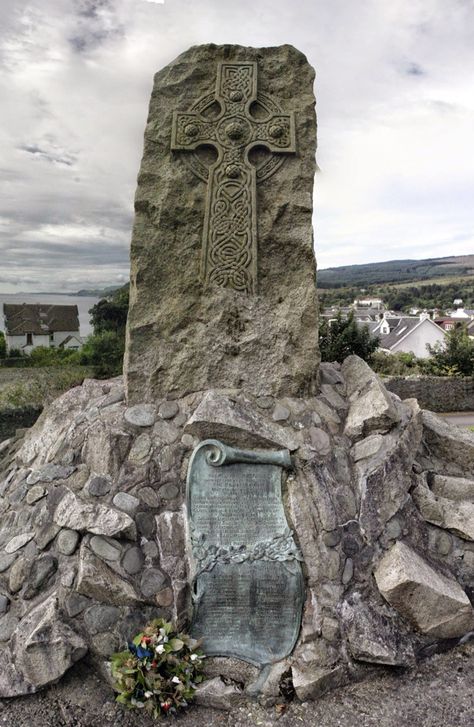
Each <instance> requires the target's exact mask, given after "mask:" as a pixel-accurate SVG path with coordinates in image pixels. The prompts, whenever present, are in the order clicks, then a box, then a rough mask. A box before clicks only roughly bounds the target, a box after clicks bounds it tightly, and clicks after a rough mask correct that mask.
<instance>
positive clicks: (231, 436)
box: [185, 390, 298, 450]
mask: <svg viewBox="0 0 474 727" xmlns="http://www.w3.org/2000/svg"><path fill="white" fill-rule="evenodd" d="M185 431H186V432H188V433H190V434H195V435H196V436H198V437H199V438H200V439H222V440H223V441H225V442H226V443H227V444H230V445H234V446H237V447H249V446H250V447H258V446H259V445H264V446H267V447H268V446H272V447H285V448H286V449H290V450H295V449H297V447H298V440H297V439H296V437H295V435H294V433H292V432H291V430H290V429H288V428H287V427H282V426H280V425H279V424H277V423H276V422H269V421H268V420H267V419H264V418H263V417H262V416H261V415H260V414H258V413H257V412H256V411H255V409H254V408H253V407H252V406H251V405H250V403H247V402H242V401H236V400H234V399H231V398H229V397H227V396H225V395H222V394H220V393H218V392H216V391H212V390H211V391H208V392H207V393H206V394H205V395H204V397H203V399H202V401H201V403H200V404H199V406H198V408H197V409H196V411H195V412H194V414H193V415H192V416H191V418H190V419H189V420H188V422H187V424H186V426H185Z"/></svg>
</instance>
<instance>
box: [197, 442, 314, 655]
mask: <svg viewBox="0 0 474 727" xmlns="http://www.w3.org/2000/svg"><path fill="white" fill-rule="evenodd" d="M290 466H291V460H290V455H289V452H288V451H287V450H283V451H267V450H261V451H250V450H241V449H234V448H233V447H228V446H226V445H225V444H223V443H222V442H219V441H217V440H213V439H208V440H206V441H204V442H201V444H199V445H198V446H197V447H196V449H195V450H194V452H193V455H192V458H191V462H190V465H189V472H188V482H187V507H188V518H189V530H190V537H191V546H192V556H193V560H194V584H193V599H194V612H193V621H192V626H191V632H192V634H193V636H195V637H196V638H202V639H203V649H204V651H205V652H206V653H207V654H209V655H214V656H236V657H238V658H239V659H243V660H244V661H249V662H250V663H252V664H255V665H257V666H262V665H264V664H271V663H273V662H276V661H279V660H280V659H283V658H284V657H285V656H287V655H288V654H289V653H290V652H291V651H292V649H293V647H294V645H295V642H296V639H297V638H298V633H299V629H300V623H301V613H302V608H303V601H304V585H303V574H302V570H301V565H300V562H299V561H301V560H302V557H301V554H300V551H299V549H298V547H297V545H296V543H295V541H294V539H293V533H292V531H291V530H290V529H289V527H288V523H287V521H286V517H285V512H284V509H283V501H282V494H281V478H282V468H288V467H290Z"/></svg>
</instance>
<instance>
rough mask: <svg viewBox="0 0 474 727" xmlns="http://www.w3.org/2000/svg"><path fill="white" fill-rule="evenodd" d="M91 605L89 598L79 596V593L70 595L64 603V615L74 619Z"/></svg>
mask: <svg viewBox="0 0 474 727" xmlns="http://www.w3.org/2000/svg"><path fill="white" fill-rule="evenodd" d="M90 603H91V600H90V598H87V597H86V596H81V594H80V593H74V592H73V593H70V594H69V596H68V597H67V598H66V601H65V608H66V613H67V615H68V616H69V618H74V616H78V615H79V614H80V613H82V612H83V611H84V609H86V608H87V607H88V606H89V605H90Z"/></svg>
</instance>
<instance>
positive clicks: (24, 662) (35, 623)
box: [0, 593, 87, 697]
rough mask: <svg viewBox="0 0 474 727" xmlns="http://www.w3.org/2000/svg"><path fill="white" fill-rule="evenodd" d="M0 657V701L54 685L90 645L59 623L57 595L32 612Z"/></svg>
mask: <svg viewBox="0 0 474 727" xmlns="http://www.w3.org/2000/svg"><path fill="white" fill-rule="evenodd" d="M10 643H11V644H13V646H11V647H10V648H7V649H5V650H4V651H3V652H2V653H1V654H0V697H16V696H20V695H22V694H31V693H32V692H36V691H38V690H39V689H42V688H43V687H46V686H47V685H48V684H53V683H55V682H57V681H58V679H60V678H61V676H62V675H63V674H64V673H65V672H66V671H67V670H68V669H69V668H70V667H71V666H72V665H73V664H74V663H75V662H76V661H78V660H79V659H81V658H82V657H83V656H84V655H85V654H86V652H87V645H86V643H85V642H84V641H83V639H82V638H81V637H80V636H78V635H77V634H76V633H75V632H74V631H73V630H72V629H71V628H70V627H69V626H67V625H66V624H65V623H63V622H62V621H61V620H60V615H59V608H58V601H57V597H56V594H54V593H53V594H52V595H51V596H50V597H49V598H48V599H47V600H46V601H44V602H42V603H40V604H39V605H38V606H36V607H35V608H33V609H32V610H31V611H30V612H29V613H28V614H27V615H26V616H25V617H24V618H23V619H22V620H21V622H20V623H19V624H18V626H17V627H16V629H15V631H14V633H13V636H12V640H11V642H10Z"/></svg>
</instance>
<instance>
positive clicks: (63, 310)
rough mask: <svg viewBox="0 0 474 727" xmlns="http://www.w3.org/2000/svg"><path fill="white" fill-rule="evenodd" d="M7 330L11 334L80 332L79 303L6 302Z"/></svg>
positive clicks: (4, 311) (4, 309) (4, 307)
mask: <svg viewBox="0 0 474 727" xmlns="http://www.w3.org/2000/svg"><path fill="white" fill-rule="evenodd" d="M3 315H4V317H5V331H6V333H7V335H10V336H22V335H24V334H26V333H33V334H36V335H48V334H49V333H56V332H58V331H71V332H75V331H77V332H79V312H78V310H77V305H47V304H44V303H19V304H16V303H4V304H3Z"/></svg>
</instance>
